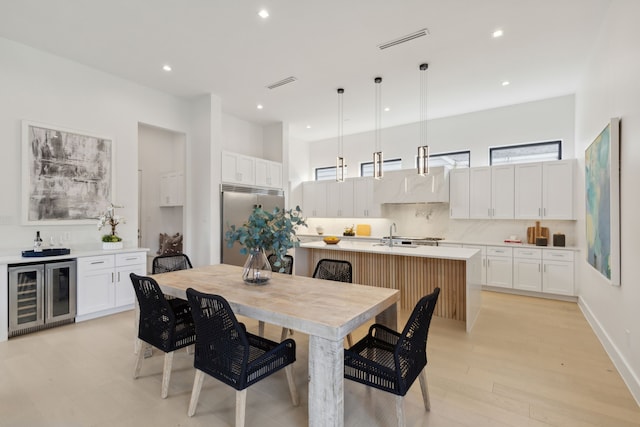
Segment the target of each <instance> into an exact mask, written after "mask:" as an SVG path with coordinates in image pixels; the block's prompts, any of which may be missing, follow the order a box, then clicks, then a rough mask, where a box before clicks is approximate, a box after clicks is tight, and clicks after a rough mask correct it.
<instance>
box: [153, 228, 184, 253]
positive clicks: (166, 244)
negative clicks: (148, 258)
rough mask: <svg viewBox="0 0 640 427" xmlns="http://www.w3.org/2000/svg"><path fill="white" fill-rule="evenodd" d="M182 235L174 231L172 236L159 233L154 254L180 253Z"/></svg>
mask: <svg viewBox="0 0 640 427" xmlns="http://www.w3.org/2000/svg"><path fill="white" fill-rule="evenodd" d="M182 237H183V236H182V235H181V234H180V233H176V234H174V235H173V236H170V235H168V234H167V233H160V239H159V242H158V244H159V246H158V248H159V249H158V251H157V252H156V254H158V255H176V254H181V253H182Z"/></svg>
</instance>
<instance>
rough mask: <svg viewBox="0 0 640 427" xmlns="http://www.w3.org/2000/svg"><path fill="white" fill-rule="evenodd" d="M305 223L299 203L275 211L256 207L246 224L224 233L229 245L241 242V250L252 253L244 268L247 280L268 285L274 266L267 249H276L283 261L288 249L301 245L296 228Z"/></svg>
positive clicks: (243, 277)
mask: <svg viewBox="0 0 640 427" xmlns="http://www.w3.org/2000/svg"><path fill="white" fill-rule="evenodd" d="M306 225H307V223H306V221H305V219H304V218H303V217H302V210H301V209H300V206H296V207H295V209H288V210H287V209H280V208H278V207H276V208H275V209H274V210H273V211H272V212H267V211H265V210H264V209H262V208H260V207H256V208H254V209H253V212H251V215H249V218H248V219H247V221H246V222H245V223H244V224H242V225H241V226H238V227H236V226H235V225H231V226H230V227H229V228H228V230H227V232H226V233H225V240H226V241H227V247H229V248H231V247H233V244H234V243H235V242H238V243H240V245H242V246H243V247H242V248H241V249H240V253H241V254H247V253H249V258H248V259H247V262H245V265H244V269H243V275H242V279H243V280H244V282H245V283H247V284H252V285H264V284H266V283H267V282H268V280H269V278H271V266H270V265H269V261H268V260H267V257H266V255H265V253H264V251H265V250H268V251H270V252H273V253H274V254H275V255H276V257H277V260H278V261H280V262H281V263H282V262H283V260H284V256H285V255H286V254H287V250H289V249H291V248H295V247H297V246H299V245H300V242H299V241H298V238H297V237H296V229H297V227H298V226H306ZM266 270H268V271H266ZM265 279H266V280H265Z"/></svg>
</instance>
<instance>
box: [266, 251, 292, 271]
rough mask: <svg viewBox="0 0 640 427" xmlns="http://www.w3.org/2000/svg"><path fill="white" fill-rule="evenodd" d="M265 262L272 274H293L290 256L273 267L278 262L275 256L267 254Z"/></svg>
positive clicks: (286, 256)
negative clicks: (267, 263) (266, 261)
mask: <svg viewBox="0 0 640 427" xmlns="http://www.w3.org/2000/svg"><path fill="white" fill-rule="evenodd" d="M267 260H268V261H269V264H270V265H271V271H273V272H274V273H284V274H293V257H292V256H291V255H285V256H284V258H283V259H282V261H280V264H281V265H278V266H276V265H275V263H276V262H277V261H278V257H277V256H276V254H269V256H268V257H267Z"/></svg>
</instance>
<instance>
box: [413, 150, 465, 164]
mask: <svg viewBox="0 0 640 427" xmlns="http://www.w3.org/2000/svg"><path fill="white" fill-rule="evenodd" d="M453 154H467V155H468V157H469V164H468V165H466V166H459V167H460V168H465V167H466V168H470V167H471V150H460V151H446V152H443V153H435V154H429V167H431V158H437V157H445V156H451V155H453ZM415 167H416V168H417V167H418V156H416V162H415Z"/></svg>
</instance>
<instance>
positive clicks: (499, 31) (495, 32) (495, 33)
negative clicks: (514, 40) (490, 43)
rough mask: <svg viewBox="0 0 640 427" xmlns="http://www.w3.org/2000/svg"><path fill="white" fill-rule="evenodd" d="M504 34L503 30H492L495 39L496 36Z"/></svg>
mask: <svg viewBox="0 0 640 427" xmlns="http://www.w3.org/2000/svg"><path fill="white" fill-rule="evenodd" d="M503 35H504V31H502V30H495V31H494V32H493V38H494V39H497V38H498V37H502V36H503Z"/></svg>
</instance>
